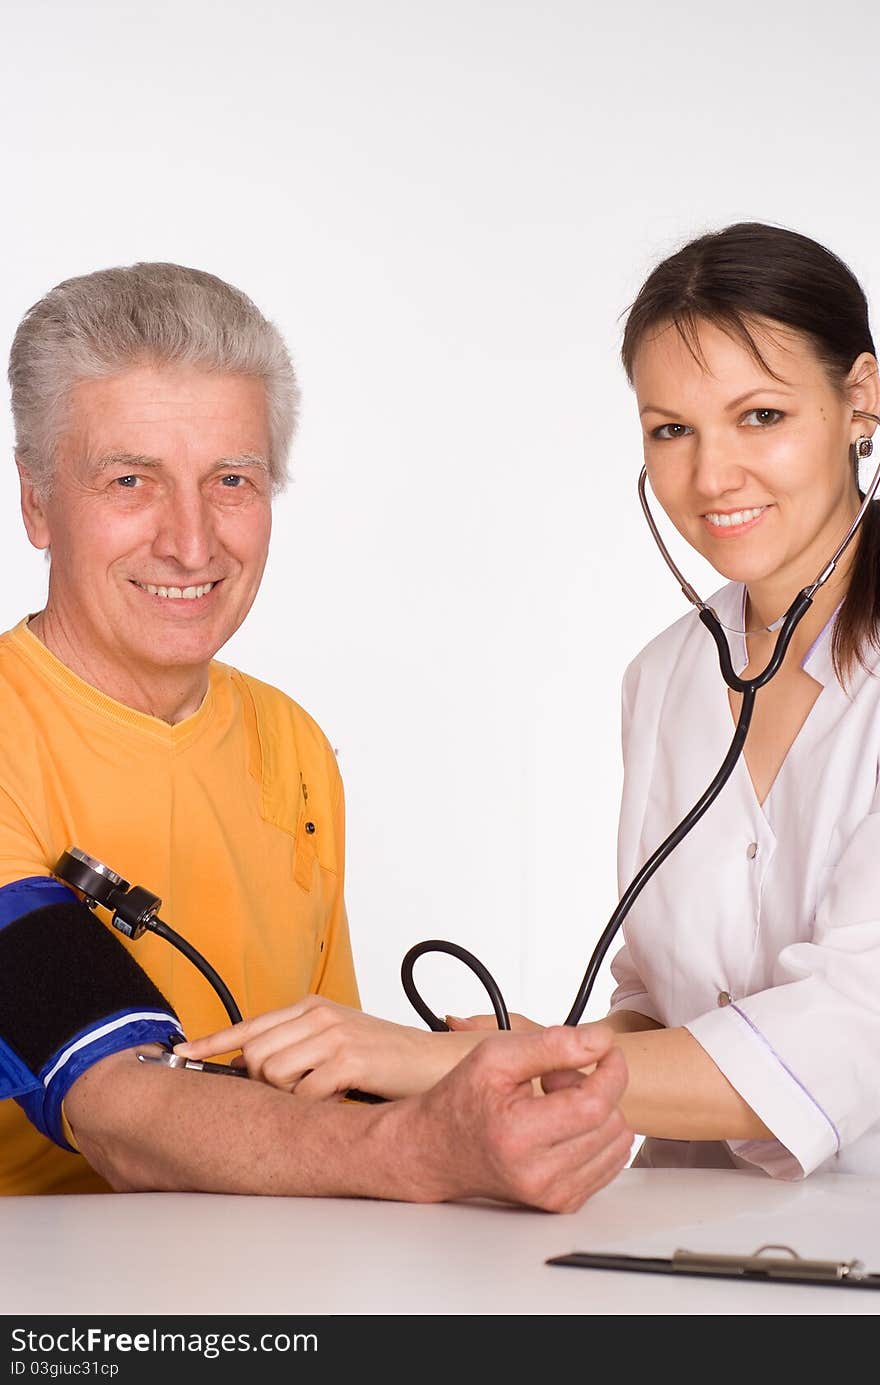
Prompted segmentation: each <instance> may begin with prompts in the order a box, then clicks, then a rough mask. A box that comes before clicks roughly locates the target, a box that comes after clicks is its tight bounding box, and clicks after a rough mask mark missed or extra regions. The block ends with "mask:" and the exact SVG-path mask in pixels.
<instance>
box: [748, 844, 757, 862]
mask: <svg viewBox="0 0 880 1385" xmlns="http://www.w3.org/2000/svg"><path fill="white" fill-rule="evenodd" d="M757 854H758V843H757V842H749V844H748V846H747V847H746V855H747V856H748V858H749V860H750V861H754V859H755V857H756V856H757Z"/></svg>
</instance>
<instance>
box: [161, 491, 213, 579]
mask: <svg viewBox="0 0 880 1385" xmlns="http://www.w3.org/2000/svg"><path fill="white" fill-rule="evenodd" d="M215 548H216V539H215V534H214V523H213V514H212V510H211V506H210V503H209V501H208V500H206V499H205V497H204V496H202V495H201V493H200V492H198V491H193V492H183V491H180V490H178V491H175V493H174V494H173V495H170V496H168V497H167V499H166V500H165V502H164V504H163V506H162V509H161V512H160V514H159V518H158V523H157V527H156V536H155V539H154V540H153V552H154V553H155V554H156V556H157V557H159V558H166V559H168V560H169V561H171V562H174V563H176V564H177V565H178V567H181V568H186V570H187V571H188V572H193V573H196V572H204V570H205V569H206V568H207V567H208V564H209V563H210V561H211V559H212V558H213V557H214V553H215Z"/></svg>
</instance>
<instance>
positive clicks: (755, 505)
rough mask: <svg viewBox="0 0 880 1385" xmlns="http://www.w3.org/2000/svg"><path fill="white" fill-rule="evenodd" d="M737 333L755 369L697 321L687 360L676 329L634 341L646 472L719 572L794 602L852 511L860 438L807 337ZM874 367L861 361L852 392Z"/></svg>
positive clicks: (736, 347)
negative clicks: (853, 454) (777, 589)
mask: <svg viewBox="0 0 880 1385" xmlns="http://www.w3.org/2000/svg"><path fill="white" fill-rule="evenodd" d="M747 326H748V329H749V332H750V334H751V336H752V338H753V340H754V341H755V344H756V346H757V348H758V350H759V351H760V354H761V356H762V357H763V360H764V363H765V364H764V365H762V364H761V362H760V361H759V360H758V359H757V358H756V356H755V355H754V354H753V353H752V352H751V351H750V350H749V347H748V345H747V343H746V342H745V341H742V340H740V339H739V338H738V337H737V336H735V335H733V334H731V333H728V332H726V331H724V330H722V329H721V328H720V327H718V326H716V325H714V324H713V323H711V322H707V321H703V322H699V323H698V324H697V331H698V340H699V350H698V352H696V353H695V352H694V351H692V350H691V349H690V347H689V345H688V343H687V342H686V341H685V340H684V339H683V337H682V335H681V333H680V332H679V331H678V330H677V328H676V327H675V325H674V324H668V325H666V326H665V327H661V328H660V329H659V330H657V331H656V332H654V333H653V334H652V335H651V336H648V337H646V338H645V339H644V340H643V341H642V343H641V344H640V346H639V348H638V350H637V352H636V355H635V359H634V362H633V372H632V376H633V386H634V388H635V392H636V397H637V400H638V406H639V413H640V417H641V421H642V427H643V431H644V454H645V465H646V467H647V472H648V479H649V481H650V483H651V489H652V491H653V492H654V494H655V495H656V497H657V500H658V501H659V503H660V505H661V506H662V507H663V509H664V510H665V512H666V514H667V515H668V516H669V518H670V520H671V521H672V523H673V524H674V525H675V527H676V529H677V530H678V531H679V533H680V534H682V535H683V537H684V538H685V539H686V540H687V541H688V543H689V544H691V545H692V547H693V548H695V549H696V550H697V551H698V552H699V553H701V554H702V555H703V557H704V558H706V559H707V560H708V561H709V562H710V563H711V565H712V566H713V567H714V568H715V569H716V571H717V572H719V573H720V574H721V575H722V576H724V577H726V578H728V579H729V580H733V581H739V582H745V583H746V584H747V585H750V586H751V585H753V584H756V583H757V584H760V583H762V582H770V583H771V584H773V585H774V586H775V584H776V583H777V582H779V583H781V584H783V585H784V586H785V587H787V588H790V589H791V593H792V595H793V594H794V591H796V590H797V589H798V588H800V587H803V586H805V585H806V584H807V583H808V582H810V581H811V580H812V579H813V578H815V577H816V576H817V574H818V573H819V572H820V570H821V569H822V566H823V564H824V563H826V562H827V561H828V559H829V557H830V556H831V554H832V553H833V552H834V550H835V548H836V546H837V544H838V543H839V542H840V540H841V539H842V537H843V535H844V534H845V533H846V530H847V528H848V527H849V524H850V523H851V521H852V519H853V517H854V515H855V514H856V511H857V509H858V505H859V495H858V490H857V487H856V483H855V479H854V476H853V469H852V465H851V461H850V447H851V444H852V442H853V441H854V440H855V438H856V437H857V436H858V435H859V434H860V433H861V432H863V431H866V430H865V429H864V427H863V426H862V425H860V422H859V420H858V419H854V418H853V409H854V408H858V407H859V403H858V397H857V396H858V385H857V384H855V388H854V390H853V388H846V389H845V388H841V387H840V385H839V384H838V383H837V381H836V380H835V379H833V378H832V376H831V374H830V373H829V371H828V368H827V366H826V365H825V364H824V363H823V362H822V361H821V360H820V359H819V357H818V355H817V353H816V350H815V348H814V346H813V344H812V342H811V341H810V340H809V339H808V338H807V337H805V336H803V335H802V334H801V333H799V332H796V331H793V330H792V329H790V328H787V327H784V326H782V325H781V324H780V323H776V322H771V321H769V320H768V319H761V318H754V319H752V320H750V321H749V322H748V324H747ZM698 357H699V358H701V359H698ZM872 366H873V369H874V370H876V363H875V362H873V358H871V357H867V356H866V357H864V358H860V359H859V361H857V362H856V363H855V365H854V369H853V372H852V376H851V377H850V382H851V383H852V382H857V381H858V380H859V378H860V371H861V372H862V373H864V370H865V368H867V370H868V371H870V370H871V368H872ZM867 431H870V430H867Z"/></svg>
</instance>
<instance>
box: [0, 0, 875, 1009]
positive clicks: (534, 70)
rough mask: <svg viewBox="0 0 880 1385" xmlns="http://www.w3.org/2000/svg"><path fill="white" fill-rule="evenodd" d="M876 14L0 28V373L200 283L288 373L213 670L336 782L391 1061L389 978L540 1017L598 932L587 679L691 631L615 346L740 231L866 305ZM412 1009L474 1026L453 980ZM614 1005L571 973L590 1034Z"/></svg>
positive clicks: (482, 8)
mask: <svg viewBox="0 0 880 1385" xmlns="http://www.w3.org/2000/svg"><path fill="white" fill-rule="evenodd" d="M877 13H878V12H877V8H876V6H874V5H873V4H869V2H868V0H861V3H859V4H846V3H843V4H838V5H836V6H834V7H833V9H831V8H829V7H826V6H819V5H818V4H815V3H813V4H809V3H807V4H804V3H803V0H801V3H785V2H784V0H783V2H780V0H762V3H755V2H754V0H741V3H738V4H737V5H735V6H724V7H722V6H716V5H709V6H705V5H701V4H697V3H696V2H695V0H692V2H691V3H685V4H681V3H676V0H669V2H668V3H666V4H665V5H662V6H658V5H656V4H655V3H653V0H630V3H629V4H627V5H614V6H611V5H604V4H603V5H598V4H592V3H588V2H587V0H581V3H577V0H541V3H538V2H537V0H531V3H506V4H502V3H498V0H482V3H480V4H476V3H473V0H471V3H464V0H442V3H440V2H439V0H438V3H425V2H424V0H421V2H420V0H373V2H372V3H358V0H323V3H321V4H316V3H302V2H301V0H293V3H291V2H290V0H286V2H285V0H248V3H244V0H236V3H232V4H229V3H226V4H223V3H216V2H215V3H207V2H206V0H173V3H168V0H153V3H151V4H150V5H143V4H140V3H138V4H132V3H126V0H114V3H112V4H111V3H90V4H76V3H58V2H57V0H26V3H10V0H0V175H2V182H0V188H2V199H3V219H2V230H0V238H2V249H3V254H2V274H0V343H2V351H3V354H4V356H5V354H6V353H7V352H8V347H9V344H10V342H11V339H12V336H13V333H14V331H15V328H16V326H17V324H18V321H19V320H20V318H21V316H22V314H23V313H24V312H25V311H26V309H27V308H28V307H29V306H30V305H31V304H32V303H33V302H34V301H35V300H36V299H38V298H39V297H41V296H42V294H43V293H44V292H46V290H47V289H49V288H50V287H51V286H52V285H54V284H55V283H57V282H58V281H60V280H61V279H65V278H67V277H69V276H71V275H75V274H81V273H87V272H89V271H91V270H93V269H97V268H102V267H105V266H108V265H113V264H128V263H131V262H133V261H135V260H140V259H167V260H176V261H178V262H180V263H184V264H190V265H195V266H198V267H200V268H202V269H207V270H209V271H211V272H213V273H215V274H219V275H221V276H223V277H224V278H227V279H229V280H231V281H232V282H233V283H235V284H236V285H238V286H239V287H240V288H242V289H244V290H245V292H247V293H248V294H249V295H250V296H251V297H252V298H253V299H254V300H255V301H256V302H257V303H258V304H259V306H260V307H261V308H262V309H263V310H264V312H266V314H267V315H268V316H269V317H271V318H273V319H274V321H276V322H277V323H278V325H279V326H280V328H281V329H282V331H283V333H284V334H285V337H286V339H287V341H288V343H289V345H290V348H291V352H292V354H293V357H294V361H295V364H296V366H297V368H298V371H299V374H300V379H301V383H302V387H303V396H304V403H303V415H302V427H301V431H300V434H299V438H298V441H297V443H296V446H295V452H294V458H293V474H294V481H293V484H292V485H291V487H290V489H289V490H288V491H287V493H286V494H285V495H284V496H282V497H281V498H280V500H279V502H278V504H277V514H276V520H275V533H274V537H273V547H272V552H271V555H270V561H269V565H268V568H267V572H266V576H265V579H264V584H263V588H262V590H261V593H260V595H259V597H258V600H257V603H256V605H255V606H254V608H253V611H252V612H251V615H250V616H249V618H248V620H247V621H246V623H245V625H244V626H243V627H242V629H241V631H240V632H239V633H238V634H237V635H236V636H235V637H234V638H233V639H232V640H231V641H230V643H229V644H228V645H227V646H226V648H225V650H224V651H223V653H222V655H221V657H222V658H224V659H225V660H226V661H228V662H231V663H236V664H238V665H240V666H241V667H243V668H245V669H246V670H248V671H249V672H251V673H253V674H256V675H257V676H259V677H261V678H264V679H267V680H268V681H270V682H273V683H276V684H277V685H279V686H280V687H282V688H283V689H284V690H285V691H287V692H288V693H290V694H291V695H292V696H293V697H294V698H296V699H297V700H298V701H299V702H301V703H302V704H303V705H304V706H305V707H306V708H308V710H309V711H311V712H312V714H313V715H314V716H316V717H317V719H318V720H319V722H320V723H321V724H322V726H323V727H324V729H325V731H326V733H327V735H328V736H329V738H330V740H331V741H332V743H333V744H334V746H336V747H337V748H338V753H339V761H340V766H341V769H342V772H343V775H344V779H345V785H346V794H347V805H348V828H349V850H348V884H347V898H348V904H349V913H350V920H351V929H352V935H353V942H354V947H355V952H356V957H357V961H358V971H359V978H360V984H361V991H362V998H363V1001H364V1005H365V1007H366V1008H368V1009H371V1010H373V1011H375V1012H377V1013H381V1014H384V1015H387V1016H390V1017H391V1018H397V1019H403V1020H406V1021H408V1022H410V1021H411V1022H413V1023H416V1024H419V1025H420V1024H421V1021H420V1020H418V1018H417V1017H416V1016H415V1015H414V1012H413V1011H412V1010H411V1008H410V1006H409V1004H408V1002H407V1001H406V999H405V997H404V995H403V992H402V990H401V986H400V979H399V969H400V961H401V958H402V956H403V954H404V953H405V951H406V950H407V948H409V947H410V946H411V945H412V944H414V943H416V942H418V941H420V940H422V939H426V938H430V937H440V938H448V939H451V940H453V941H456V942H458V943H461V944H463V945H464V946H466V947H468V948H470V949H471V950H472V951H474V952H475V953H476V954H477V955H478V956H479V957H480V958H481V959H482V960H483V961H484V963H485V964H486V965H487V966H488V967H489V969H490V970H491V971H492V972H493V974H494V975H495V976H496V978H497V980H498V981H499V983H500V985H501V987H502V990H503V992H504V994H505V996H506V998H507V1001H508V1004H509V1005H510V1007H511V1008H512V1009H517V1010H523V1011H525V1012H526V1013H529V1014H531V1015H532V1016H534V1017H535V1018H537V1019H539V1020H542V1021H544V1022H553V1021H561V1020H562V1019H563V1018H564V1017H565V1015H566V1014H567V1013H568V1010H569V1008H570V1006H571V1003H572V1001H573V999H574V995H575V993H576V991H577V988H578V985H579V983H580V980H581V977H582V975H583V972H584V968H585V966H586V963H587V959H588V957H589V954H590V951H591V949H592V947H593V945H594V943H595V941H596V939H597V937H598V935H599V933H600V932H601V930H602V928H603V927H604V926H605V923H606V922H607V920H608V918H609V916H610V914H611V911H612V910H613V908H614V905H615V903H616V899H617V883H616V878H615V866H614V855H615V835H616V812H617V806H618V799H619V793H620V779H621V766H620V752H619V687H620V679H621V675H622V673H623V670H624V668H625V666H626V663H627V662H628V660H629V659H630V658H632V656H633V655H634V654H635V653H636V652H637V651H638V649H639V648H640V647H641V645H642V644H643V643H644V642H645V641H646V640H647V639H648V638H650V636H651V635H652V634H653V633H654V632H656V631H657V630H659V629H660V628H662V627H663V626H664V625H666V624H668V623H669V622H670V621H671V620H673V619H676V618H677V617H678V616H679V615H680V614H682V612H683V611H684V610H686V609H687V608H686V603H685V602H684V600H683V598H682V596H681V594H680V593H679V591H678V589H677V587H676V584H675V582H674V581H673V580H672V579H671V578H670V577H669V576H668V574H667V573H666V570H665V568H664V567H663V565H662V562H661V560H660V558H659V556H658V555H657V553H656V551H655V549H654V548H653V546H652V544H651V541H650V538H649V536H648V533H647V530H646V529H645V528H644V524H643V520H642V517H641V513H640V510H639V506H638V501H637V497H636V490H635V486H636V479H637V475H638V470H639V465H640V456H641V443H640V433H639V430H638V426H637V420H636V418H635V410H634V408H633V403H632V398H631V395H630V392H629V389H628V386H627V384H626V381H625V379H624V377H623V373H622V370H621V368H620V365H619V361H618V350H619V344H620V334H621V330H622V321H623V318H622V315H623V314H624V312H625V309H626V307H627V305H628V304H629V302H630V301H631V300H632V298H633V296H634V295H635V293H636V291H637V289H638V287H639V285H640V283H641V281H642V279H643V278H644V276H645V275H646V273H647V272H648V271H649V269H650V268H651V267H652V265H653V264H654V263H655V262H656V261H657V260H658V259H659V258H661V257H663V256H665V255H666V254H668V253H670V252H671V251H672V250H674V249H676V248H677V247H678V246H679V244H681V243H682V241H684V240H685V239H688V238H690V237H691V236H693V235H696V234H699V233H700V232H702V231H704V230H708V229H714V228H719V227H721V226H723V225H725V224H727V223H728V222H731V221H736V220H744V219H754V220H763V221H772V222H775V223H778V224H782V225H786V226H790V227H793V228H795V229H797V230H800V231H802V232H804V233H806V234H808V235H812V236H814V237H816V238H817V239H819V240H821V241H823V242H824V243H825V244H827V245H829V246H830V247H831V248H832V249H833V250H835V251H836V252H837V253H838V254H840V255H841V256H842V257H843V258H844V259H845V260H847V262H848V263H849V264H850V266H851V267H852V268H853V270H854V271H855V272H856V274H857V275H858V276H859V277H860V279H861V280H862V283H863V285H864V286H865V288H866V291H867V292H868V294H869V297H870V296H871V295H872V291H873V290H875V289H876V285H877V279H878V273H880V244H878V218H877V211H878V196H877V191H876V178H877V159H876V134H875V128H876V82H875V81H874V76H873V72H874V64H873V59H872V56H871V55H872V54H873V53H875V52H876V51H877V47H878V43H877V41H878V38H880V20H878V17H877ZM0 454H2V457H4V458H6V463H5V465H4V466H3V467H2V468H0V577H2V581H0V628H3V629H5V628H7V627H9V626H11V625H12V624H14V623H15V622H16V621H18V620H19V619H20V618H21V617H22V615H24V614H25V613H26V612H29V611H35V610H38V609H39V608H40V606H41V605H42V601H43V597H44V592H45V577H46V569H45V565H44V562H43V559H42V557H41V556H40V555H38V554H36V553H35V552H33V550H31V549H30V548H29V547H28V544H27V541H26V538H25V536H24V532H23V529H22V526H21V521H20V517H19V512H18V495H17V486H16V480H15V472H14V466H13V462H12V435H11V425H10V420H9V414H8V408H6V409H4V411H3V412H2V413H0ZM677 556H679V557H680V558H681V560H682V562H683V563H684V561H685V555H684V554H681V553H680V552H678V551H677ZM687 570H688V572H689V573H690V574H691V580H692V581H693V582H694V583H695V584H696V585H697V586H698V588H699V589H700V590H701V591H702V592H703V594H704V595H707V594H708V593H709V592H711V591H712V590H714V588H715V586H717V585H718V582H717V580H715V577H714V574H712V573H711V572H710V571H708V570H707V569H705V568H702V567H701V566H700V564H699V563H696V564H695V563H693V562H692V563H691V564H690V566H689V568H688V569H687ZM707 638H708V636H707ZM671 826H673V824H670V827H671ZM111 864H112V863H111ZM141 883H143V884H144V885H146V886H148V887H149V885H150V882H149V881H143V882H141ZM708 903H710V902H708V901H707V904H708ZM170 921H171V922H172V923H173V920H170ZM416 978H417V981H418V983H419V986H420V989H421V990H422V992H423V993H424V995H425V998H426V1000H427V1001H428V1003H429V1004H431V1005H432V1006H433V1008H434V1009H435V1010H437V1011H439V1012H440V1013H441V1014H442V1013H445V1012H447V1011H449V1012H459V1013H469V1012H471V1011H473V1010H476V1009H479V1010H484V1009H486V1008H488V1006H487V1002H486V999H485V996H484V994H483V992H482V989H481V988H480V986H479V984H478V983H477V982H476V981H475V980H473V978H472V977H471V976H470V974H469V973H468V972H466V971H465V970H464V968H462V967H461V966H460V965H459V964H456V963H453V962H451V961H449V960H447V959H446V958H443V957H432V958H425V959H423V960H422V961H421V962H420V963H419V964H418V966H417V969H416ZM610 989H611V982H610V973H609V970H608V962H607V961H606V963H605V965H604V966H603V968H602V971H601V973H600V976H599V980H598V982H597V985H596V989H595V992H594V995H593V998H592V1000H591V1002H590V1005H589V1006H588V1008H587V1011H586V1016H585V1017H586V1018H591V1017H597V1016H598V1015H600V1014H602V1013H603V1012H604V1009H605V1002H606V1000H607V997H608V995H609V993H610Z"/></svg>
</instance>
